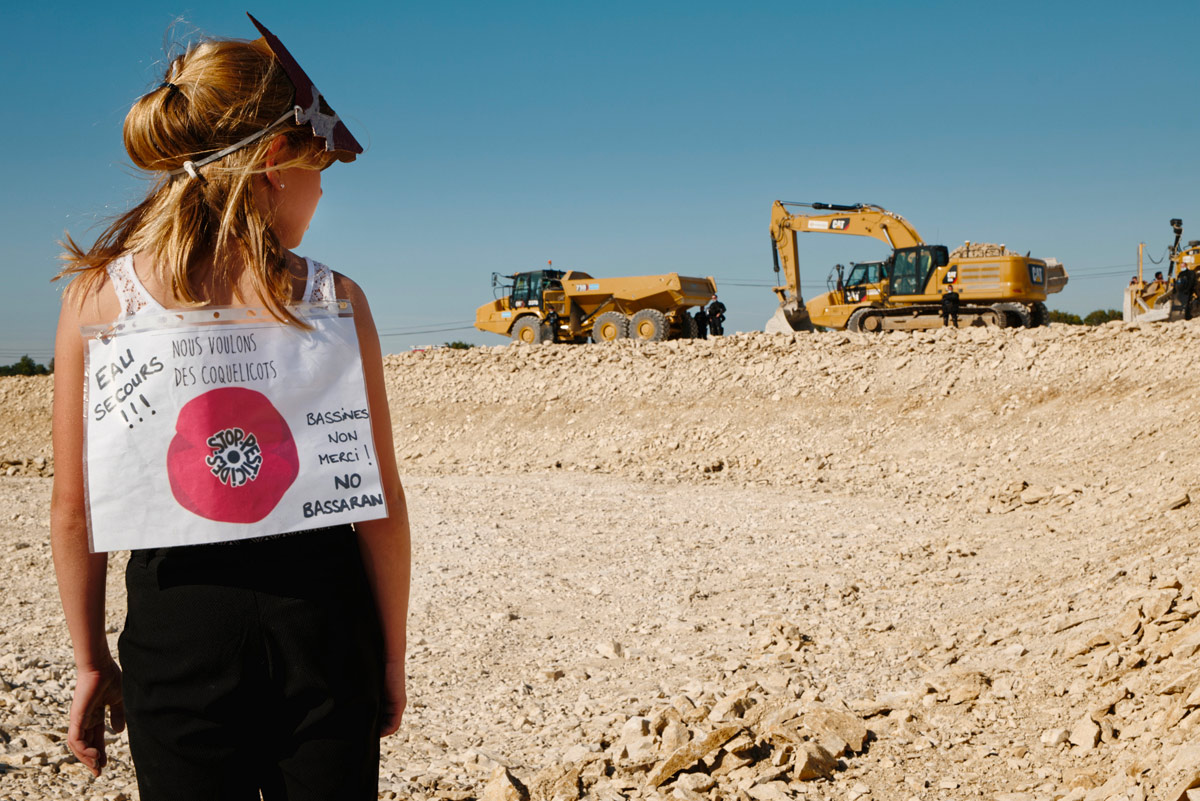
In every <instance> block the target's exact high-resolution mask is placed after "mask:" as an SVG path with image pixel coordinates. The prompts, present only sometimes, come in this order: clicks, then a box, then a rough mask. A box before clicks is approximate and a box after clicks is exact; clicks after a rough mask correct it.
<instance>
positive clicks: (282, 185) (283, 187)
mask: <svg viewBox="0 0 1200 801" xmlns="http://www.w3.org/2000/svg"><path fill="white" fill-rule="evenodd" d="M279 188H280V189H287V184H284V183H281V184H280V185H279Z"/></svg>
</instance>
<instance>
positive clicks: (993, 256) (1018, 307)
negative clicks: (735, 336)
mask: <svg viewBox="0 0 1200 801" xmlns="http://www.w3.org/2000/svg"><path fill="white" fill-rule="evenodd" d="M795 207H802V208H806V209H812V210H813V211H814V212H816V213H812V214H809V213H802V214H793V213H792V212H790V211H789V210H788V209H789V208H795ZM801 233H823V234H845V235H849V236H868V237H872V238H874V239H878V240H880V241H882V242H886V243H887V244H888V245H889V246H890V247H891V248H892V253H891V256H890V257H888V258H887V259H886V260H884V261H879V262H866V263H863V264H858V265H854V267H853V269H852V270H851V271H850V274H849V276H844V275H841V274H839V275H838V276H837V279H836V281H831V287H830V290H829V291H828V292H826V293H825V294H822V295H818V296H817V297H815V298H813V299H812V300H810V301H809V302H808V303H807V304H805V303H804V299H803V297H802V296H801V291H800V265H799V258H798V254H797V247H796V235H797V234H801ZM771 246H772V255H773V256H774V259H775V272H777V273H779V272H782V273H783V284H782V285H781V286H777V287H775V288H774V290H775V293H776V295H778V297H779V302H780V307H779V309H778V310H777V311H776V312H775V315H774V316H773V317H772V318H771V320H770V321H768V323H767V331H785V332H786V331H802V330H811V329H812V328H813V326H821V327H823V328H844V329H847V330H850V331H890V330H913V329H923V328H936V327H939V326H941V325H943V317H942V309H943V303H942V299H943V297H944V296H946V295H947V294H949V293H954V295H953V297H955V298H957V301H956V303H955V306H956V311H957V314H956V315H955V316H956V319H957V324H958V325H959V326H970V325H992V326H999V327H1007V326H1018V325H1020V326H1028V327H1032V326H1037V325H1045V323H1046V322H1047V321H1048V312H1047V309H1046V304H1045V301H1046V296H1047V295H1049V294H1052V293H1055V292H1061V291H1062V289H1063V287H1064V286H1066V284H1067V279H1068V276H1067V272H1066V270H1065V269H1064V268H1063V266H1062V265H1061V264H1059V263H1058V261H1057V260H1056V259H1034V258H1030V257H1029V255H1028V254H1026V255H1025V256H1021V255H1020V254H1018V253H1014V252H1013V251H1011V250H1008V249H1007V248H1006V247H1004V246H1003V245H990V244H981V243H971V242H967V243H966V244H964V245H963V246H962V247H960V248H957V249H956V250H955V251H954V252H953V253H951V252H949V250H947V248H946V246H945V245H927V244H925V242H924V240H922V239H921V235H920V234H918V233H917V231H916V229H915V228H913V227H912V226H911V225H910V224H909V223H908V221H907V220H905V219H904V218H903V217H901V216H900V215H899V214H896V213H894V212H891V211H888V210H887V209H884V208H882V207H880V206H874V205H871V204H867V203H858V204H854V205H837V204H833V203H791V202H785V201H781V200H777V201H775V203H774V205H773V206H772V209H771Z"/></svg>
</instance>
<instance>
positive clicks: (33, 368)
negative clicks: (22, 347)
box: [0, 355, 54, 376]
mask: <svg viewBox="0 0 1200 801" xmlns="http://www.w3.org/2000/svg"><path fill="white" fill-rule="evenodd" d="M53 372H54V359H51V360H50V366H49V367H47V366H46V365H44V364H38V363H37V362H35V361H34V360H33V359H31V358H29V356H28V355H25V356H22V357H21V358H19V359H17V361H16V362H15V363H14V364H6V365H3V366H0V376H6V375H49V374H50V373H53Z"/></svg>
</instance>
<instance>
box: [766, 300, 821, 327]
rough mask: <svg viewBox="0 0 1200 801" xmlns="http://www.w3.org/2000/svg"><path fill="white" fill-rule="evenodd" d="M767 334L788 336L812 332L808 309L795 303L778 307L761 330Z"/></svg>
mask: <svg viewBox="0 0 1200 801" xmlns="http://www.w3.org/2000/svg"><path fill="white" fill-rule="evenodd" d="M763 330H764V331H766V332H767V333H768V334H790V333H792V332H793V331H812V330H813V324H812V320H811V319H809V316H808V309H806V308H804V306H802V305H800V304H797V303H795V302H791V303H788V304H787V305H785V306H780V307H779V308H778V309H776V310H775V313H774V314H772V315H771V318H770V319H769V320H767V324H766V326H764V328H763Z"/></svg>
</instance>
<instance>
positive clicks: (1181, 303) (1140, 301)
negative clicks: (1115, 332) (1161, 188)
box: [1121, 218, 1200, 323]
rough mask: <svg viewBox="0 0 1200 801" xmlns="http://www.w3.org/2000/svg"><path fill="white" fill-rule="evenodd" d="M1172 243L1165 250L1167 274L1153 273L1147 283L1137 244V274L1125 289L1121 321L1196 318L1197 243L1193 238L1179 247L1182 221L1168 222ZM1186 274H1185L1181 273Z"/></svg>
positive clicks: (1140, 247) (1199, 246)
mask: <svg viewBox="0 0 1200 801" xmlns="http://www.w3.org/2000/svg"><path fill="white" fill-rule="evenodd" d="M1171 232H1172V233H1174V234H1175V241H1174V242H1173V243H1172V244H1171V246H1170V247H1168V248H1167V255H1168V256H1169V257H1170V259H1169V261H1168V263H1167V275H1166V277H1165V278H1164V277H1163V274H1162V273H1161V272H1159V273H1155V274H1154V278H1153V279H1152V280H1150V281H1147V280H1146V278H1145V276H1144V275H1143V274H1142V255H1143V253H1144V251H1145V247H1146V246H1145V244H1139V245H1138V271H1137V275H1136V276H1135V277H1134V279H1133V280H1132V281H1130V282H1129V285H1128V286H1127V287H1125V301H1124V304H1123V306H1122V310H1121V316H1122V318H1123V319H1124V320H1125V322H1134V321H1137V322H1143V323H1152V322H1158V321H1160V320H1179V319H1183V318H1186V319H1189V320H1190V319H1192V318H1193V317H1198V316H1200V298H1197V297H1196V294H1195V289H1196V273H1195V271H1196V266H1197V264H1200V240H1196V239H1193V240H1192V241H1191V242H1188V243H1187V245H1186V246H1180V244H1179V241H1180V239H1181V238H1182V237H1183V220H1181V219H1178V218H1175V219H1173V220H1171ZM1185 271H1187V273H1188V274H1187V275H1184V274H1183V273H1184V272H1185Z"/></svg>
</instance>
